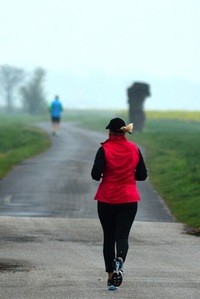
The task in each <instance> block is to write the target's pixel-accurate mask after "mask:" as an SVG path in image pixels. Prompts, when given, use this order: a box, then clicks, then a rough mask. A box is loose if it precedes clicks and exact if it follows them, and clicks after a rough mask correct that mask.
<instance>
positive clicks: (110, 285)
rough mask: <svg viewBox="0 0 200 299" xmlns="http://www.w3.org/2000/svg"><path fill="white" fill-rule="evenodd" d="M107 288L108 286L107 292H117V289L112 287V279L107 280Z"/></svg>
mask: <svg viewBox="0 0 200 299" xmlns="http://www.w3.org/2000/svg"><path fill="white" fill-rule="evenodd" d="M107 286H108V291H116V290H117V287H116V286H114V285H113V279H112V278H111V279H108V283H107Z"/></svg>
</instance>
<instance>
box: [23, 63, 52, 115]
mask: <svg viewBox="0 0 200 299" xmlns="http://www.w3.org/2000/svg"><path fill="white" fill-rule="evenodd" d="M45 75H46V72H45V70H44V69H43V68H37V69H35V71H34V74H33V78H32V79H31V80H30V81H29V82H28V83H27V84H26V85H25V86H22V87H21V89H20V93H21V96H22V101H23V108H24V110H25V111H26V112H28V113H30V114H41V113H43V112H44V111H46V110H47V103H46V99H45V95H44V86H43V84H44V80H45Z"/></svg>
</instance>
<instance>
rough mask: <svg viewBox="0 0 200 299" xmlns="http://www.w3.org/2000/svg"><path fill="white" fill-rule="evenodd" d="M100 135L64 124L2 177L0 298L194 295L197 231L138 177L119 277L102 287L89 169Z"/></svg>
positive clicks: (198, 275) (199, 254) (198, 272)
mask: <svg viewBox="0 0 200 299" xmlns="http://www.w3.org/2000/svg"><path fill="white" fill-rule="evenodd" d="M42 126H43V128H45V129H47V130H50V127H49V126H48V125H47V124H43V125H42ZM106 137H107V136H106V133H105V134H102V133H96V132H90V131H87V130H83V129H82V128H80V126H79V124H78V123H66V124H63V127H62V131H61V134H60V136H59V137H54V138H52V147H51V148H50V149H49V150H48V151H47V152H46V153H44V154H42V155H39V156H37V157H35V158H33V159H29V160H27V161H25V162H24V163H22V164H21V165H19V166H17V167H16V168H15V169H14V170H13V171H12V172H11V173H10V174H9V175H8V176H7V177H6V178H5V179H3V180H1V181H0V299H11V298H20V299H37V298H41V299H45V298H50V299H51V298H56V299H57V298H59V299H60V298H63V299H64V298H69V299H74V298H81V299H84V298H85V299H89V298H93V299H98V298H120V299H123V298H136V299H146V298H147V299H151V298H152V299H155V298H158V299H162V298H164V299H168V298H173V299H174V298H177V299H179V298H183V299H188V298H192V299H199V298H200V268H199V260H200V250H199V238H197V237H194V236H189V235H186V234H185V233H184V227H183V226H182V224H179V223H176V222H175V221H174V219H173V217H172V216H171V215H170V213H169V211H168V209H167V208H166V206H165V205H164V204H163V201H162V200H161V199H160V197H159V195H158V194H157V193H156V192H155V191H154V190H153V188H152V187H151V185H150V184H149V182H148V181H147V182H145V183H140V185H139V187H140V190H141V195H142V201H141V203H140V207H139V212H138V215H137V219H136V222H135V223H134V225H133V229H132V231H131V234H130V249H129V254H128V257H127V262H126V264H125V278H124V283H123V284H122V286H121V287H120V289H119V290H118V291H117V292H114V293H113V292H108V291H107V290H106V275H105V273H104V267H103V258H102V231H101V227H100V224H99V221H98V219H97V213H96V203H95V201H94V200H93V195H94V192H95V191H96V188H97V185H98V183H97V182H94V181H92V180H91V177H90V170H91V167H92V164H93V160H94V155H95V153H96V150H97V148H98V146H99V143H100V142H101V141H103V140H104V139H105V138H106Z"/></svg>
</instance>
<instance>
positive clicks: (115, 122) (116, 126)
mask: <svg viewBox="0 0 200 299" xmlns="http://www.w3.org/2000/svg"><path fill="white" fill-rule="evenodd" d="M125 125H126V124H125V122H124V121H123V119H121V118H119V117H116V118H113V119H111V121H110V123H109V124H108V125H107V127H106V129H109V130H111V131H113V132H119V131H120V128H121V127H123V126H125Z"/></svg>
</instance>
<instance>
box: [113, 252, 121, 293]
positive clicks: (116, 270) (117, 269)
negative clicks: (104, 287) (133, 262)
mask: <svg viewBox="0 0 200 299" xmlns="http://www.w3.org/2000/svg"><path fill="white" fill-rule="evenodd" d="M123 274H124V273H123V259H122V258H121V257H118V258H116V259H115V260H114V262H113V274H112V278H111V279H112V281H113V285H114V286H115V287H119V286H120V285H121V284H122V281H123Z"/></svg>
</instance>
